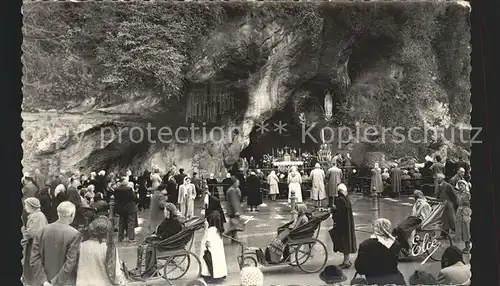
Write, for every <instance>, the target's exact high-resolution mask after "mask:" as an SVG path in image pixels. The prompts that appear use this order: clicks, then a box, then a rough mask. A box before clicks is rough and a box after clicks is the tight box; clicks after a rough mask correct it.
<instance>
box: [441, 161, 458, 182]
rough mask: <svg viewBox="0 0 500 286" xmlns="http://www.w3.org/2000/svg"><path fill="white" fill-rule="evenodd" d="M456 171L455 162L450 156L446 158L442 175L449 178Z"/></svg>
mask: <svg viewBox="0 0 500 286" xmlns="http://www.w3.org/2000/svg"><path fill="white" fill-rule="evenodd" d="M456 172H457V163H455V162H453V161H452V160H451V159H450V158H448V159H446V163H445V164H444V175H445V176H446V179H447V180H449V179H450V178H451V177H453V176H454V175H455V174H456Z"/></svg>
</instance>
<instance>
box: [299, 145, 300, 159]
mask: <svg viewBox="0 0 500 286" xmlns="http://www.w3.org/2000/svg"><path fill="white" fill-rule="evenodd" d="M299 157H300V147H299Z"/></svg>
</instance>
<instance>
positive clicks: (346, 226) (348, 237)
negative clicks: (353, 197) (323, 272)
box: [330, 184, 357, 269]
mask: <svg viewBox="0 0 500 286" xmlns="http://www.w3.org/2000/svg"><path fill="white" fill-rule="evenodd" d="M332 213H333V220H334V228H333V229H332V230H331V231H330V237H331V239H332V242H333V251H334V252H340V253H342V254H343V255H344V260H343V262H342V264H341V265H340V267H341V268H345V269H347V268H349V267H350V266H351V262H350V261H349V259H350V258H349V256H350V254H351V253H356V250H357V249H356V246H357V244H356V233H355V228H354V216H353V214H352V206H351V201H350V200H349V198H348V197H347V187H346V185H344V184H339V186H338V196H337V197H335V201H334V206H333V208H332Z"/></svg>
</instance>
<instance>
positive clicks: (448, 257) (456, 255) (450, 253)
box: [441, 245, 465, 268]
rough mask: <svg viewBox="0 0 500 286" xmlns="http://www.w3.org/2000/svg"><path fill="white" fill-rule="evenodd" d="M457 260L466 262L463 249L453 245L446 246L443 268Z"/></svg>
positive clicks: (442, 260)
mask: <svg viewBox="0 0 500 286" xmlns="http://www.w3.org/2000/svg"><path fill="white" fill-rule="evenodd" d="M457 262H462V263H464V264H465V262H464V257H463V254H462V251H461V250H460V249H458V247H456V246H453V245H452V246H450V247H448V248H446V249H445V250H444V252H443V256H442V257H441V268H445V267H448V266H451V265H454V264H455V263H457Z"/></svg>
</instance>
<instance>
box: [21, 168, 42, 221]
mask: <svg viewBox="0 0 500 286" xmlns="http://www.w3.org/2000/svg"><path fill="white" fill-rule="evenodd" d="M21 192H22V197H21V203H22V204H23V205H22V207H23V214H22V221H23V225H24V226H26V221H27V220H28V213H27V212H26V210H25V209H24V201H25V200H26V199H28V198H34V197H35V195H36V194H37V192H38V188H37V187H36V185H35V183H34V181H33V179H32V178H31V177H29V175H28V176H26V174H25V177H24V178H23V188H22V190H21Z"/></svg>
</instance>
